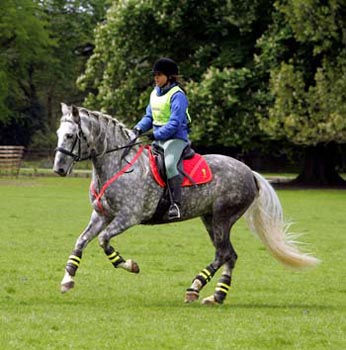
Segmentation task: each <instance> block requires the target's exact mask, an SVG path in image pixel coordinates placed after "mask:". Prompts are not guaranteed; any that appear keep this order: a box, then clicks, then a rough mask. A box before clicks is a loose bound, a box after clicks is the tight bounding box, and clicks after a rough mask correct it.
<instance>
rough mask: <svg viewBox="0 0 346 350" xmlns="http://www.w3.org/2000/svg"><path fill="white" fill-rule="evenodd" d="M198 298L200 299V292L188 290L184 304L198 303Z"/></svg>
mask: <svg viewBox="0 0 346 350" xmlns="http://www.w3.org/2000/svg"><path fill="white" fill-rule="evenodd" d="M198 298H199V292H198V290H195V289H191V290H187V291H186V293H185V299H184V302H185V303H193V302H194V301H197V300H198Z"/></svg>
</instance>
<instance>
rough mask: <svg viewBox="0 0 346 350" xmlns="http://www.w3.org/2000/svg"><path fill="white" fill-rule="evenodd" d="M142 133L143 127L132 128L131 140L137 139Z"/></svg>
mask: <svg viewBox="0 0 346 350" xmlns="http://www.w3.org/2000/svg"><path fill="white" fill-rule="evenodd" d="M141 133H142V130H141V129H138V128H134V129H132V131H131V135H130V139H131V141H135V140H137V138H138V136H139V135H140V134H141Z"/></svg>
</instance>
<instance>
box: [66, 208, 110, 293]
mask: <svg viewBox="0 0 346 350" xmlns="http://www.w3.org/2000/svg"><path fill="white" fill-rule="evenodd" d="M106 225H107V220H106V218H105V217H103V216H100V215H99V214H97V212H96V211H93V213H92V214H91V218H90V222H89V224H88V226H87V227H86V229H85V230H84V231H83V232H82V233H81V234H80V236H79V237H78V239H77V241H76V244H75V246H74V249H73V251H72V253H71V254H70V256H69V258H68V260H67V263H66V268H65V275H64V278H63V279H62V281H61V293H66V292H67V291H69V290H70V289H72V288H73V287H74V279H73V278H74V276H75V275H76V271H77V269H78V267H79V264H80V262H81V259H82V253H83V250H84V249H85V248H86V246H87V245H88V243H89V242H90V241H91V240H93V239H94V238H95V237H96V236H97V235H98V234H99V233H100V232H101V231H102V230H103V229H104V228H105V226H106Z"/></svg>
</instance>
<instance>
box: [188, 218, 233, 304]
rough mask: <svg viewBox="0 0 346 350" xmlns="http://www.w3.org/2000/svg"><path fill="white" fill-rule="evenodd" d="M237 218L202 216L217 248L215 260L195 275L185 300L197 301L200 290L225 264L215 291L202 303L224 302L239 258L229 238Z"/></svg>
mask: <svg viewBox="0 0 346 350" xmlns="http://www.w3.org/2000/svg"><path fill="white" fill-rule="evenodd" d="M237 219H238V216H237V217H236V218H235V217H233V218H232V216H231V218H229V217H226V216H225V215H222V216H219V215H208V216H204V217H203V218H202V220H203V223H204V224H205V226H206V228H207V231H208V233H209V236H210V238H211V240H212V242H213V244H214V246H215V248H216V254H215V258H214V261H213V262H212V263H211V264H210V265H208V266H207V267H206V268H205V269H204V270H202V271H201V272H200V273H199V274H198V275H197V276H196V277H195V279H194V280H193V282H192V285H191V286H190V288H188V289H187V291H186V294H185V302H193V301H196V300H197V299H198V297H199V292H200V291H201V290H202V288H203V287H204V286H205V285H206V284H207V283H208V282H209V281H210V280H211V278H212V277H213V276H214V274H215V273H216V271H217V270H218V269H219V268H220V267H221V266H223V265H225V270H224V272H223V274H222V276H221V278H220V279H219V282H218V284H217V287H216V289H215V293H214V294H213V295H212V296H211V297H208V298H205V299H203V301H202V303H203V304H211V303H212V304H222V303H223V301H224V300H225V298H226V296H227V293H228V291H229V288H230V285H231V275H232V269H233V267H234V265H235V262H236V260H237V254H236V252H235V251H234V249H233V246H232V244H231V242H230V240H229V236H230V230H231V227H232V225H233V223H234V222H235V221H236V220H237Z"/></svg>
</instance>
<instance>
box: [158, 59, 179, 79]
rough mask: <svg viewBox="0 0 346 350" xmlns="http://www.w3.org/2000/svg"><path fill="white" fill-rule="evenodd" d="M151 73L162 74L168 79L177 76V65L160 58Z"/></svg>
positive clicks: (170, 60)
mask: <svg viewBox="0 0 346 350" xmlns="http://www.w3.org/2000/svg"><path fill="white" fill-rule="evenodd" d="M152 72H153V73H159V72H160V73H163V74H164V75H167V76H168V77H169V76H171V75H178V65H177V64H176V63H175V62H174V61H173V60H172V59H171V58H166V57H163V58H160V59H158V60H157V61H156V62H155V63H154V66H153V71H152Z"/></svg>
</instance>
